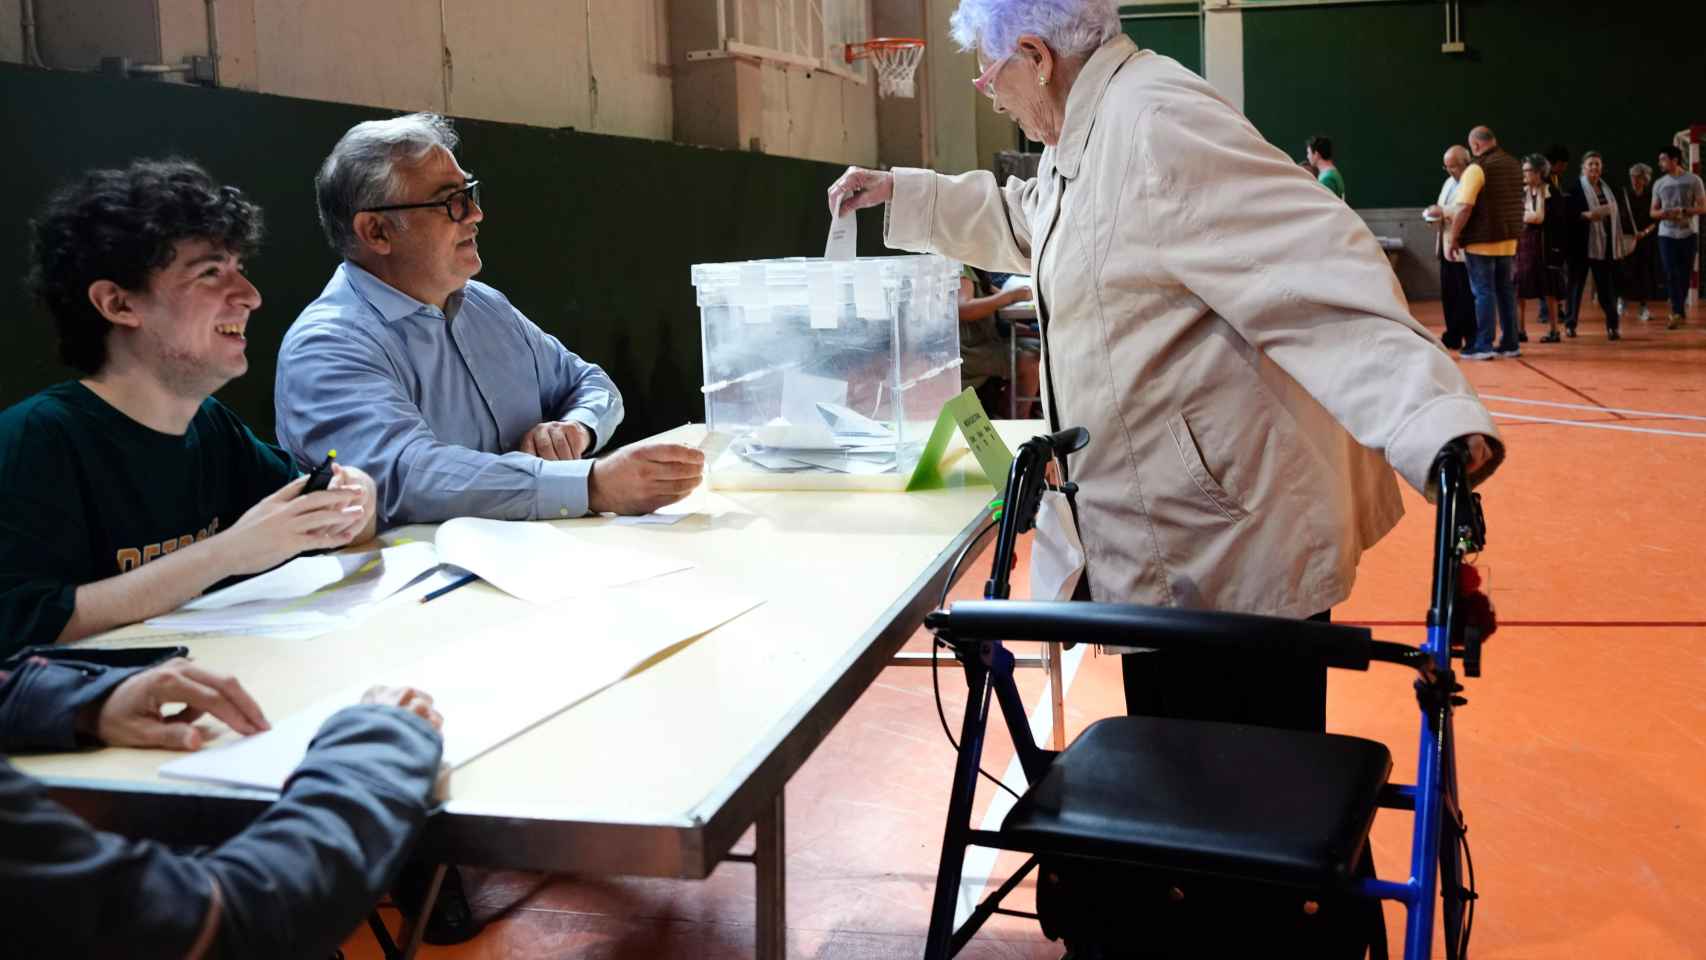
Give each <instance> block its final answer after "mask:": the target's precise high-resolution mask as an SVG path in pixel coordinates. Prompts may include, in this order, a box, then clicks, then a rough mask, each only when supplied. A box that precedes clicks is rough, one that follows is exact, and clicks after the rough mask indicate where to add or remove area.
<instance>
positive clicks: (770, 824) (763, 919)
mask: <svg viewBox="0 0 1706 960" xmlns="http://www.w3.org/2000/svg"><path fill="white" fill-rule="evenodd" d="M785 792H786V787H784V788H782V789H780V790H777V791H776V798H775V799H774V800H772V801H771V802H770V809H769V810H766V811H765V812H764V813H762V814H760V815H759V817H758V821H757V823H756V824H755V826H756V827H757V828H758V837H757V841H758V842H757V845H756V847H755V848H754V849H753V851H752V858H753V866H755V867H757V873H758V930H757V932H756V933H757V941H758V950H757V953H758V960H783V958H784V957H786V956H787V955H788V923H787V917H786V911H787V900H788V885H787V882H786V878H785V875H784V862H783V861H784V859H785V857H786V853H787V851H786V849H785V847H784V845H783V841H782V835H783V827H784V824H785V823H786V819H785V817H784V815H783V808H782V795H783V794H784V793H785Z"/></svg>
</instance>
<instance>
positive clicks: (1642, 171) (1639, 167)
mask: <svg viewBox="0 0 1706 960" xmlns="http://www.w3.org/2000/svg"><path fill="white" fill-rule="evenodd" d="M1629 176H1630V178H1631V179H1633V178H1635V177H1645V178H1647V179H1648V180H1651V179H1653V168H1652V167H1649V166H1647V165H1646V164H1644V163H1637V164H1635V165H1634V166H1632V167H1630V168H1629Z"/></svg>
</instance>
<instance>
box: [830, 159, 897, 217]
mask: <svg viewBox="0 0 1706 960" xmlns="http://www.w3.org/2000/svg"><path fill="white" fill-rule="evenodd" d="M893 195H894V174H892V173H886V172H884V171H881V170H865V169H863V168H861V167H848V168H847V172H846V173H844V174H842V175H841V176H840V178H838V179H837V180H836V181H835V183H833V184H831V185H830V188H829V215H830V216H832V217H839V216H842V215H844V214H848V213H851V212H853V211H854V210H859V209H863V208H864V207H874V206H876V205H877V204H879V203H887V202H888V199H889V197H891V196H893Z"/></svg>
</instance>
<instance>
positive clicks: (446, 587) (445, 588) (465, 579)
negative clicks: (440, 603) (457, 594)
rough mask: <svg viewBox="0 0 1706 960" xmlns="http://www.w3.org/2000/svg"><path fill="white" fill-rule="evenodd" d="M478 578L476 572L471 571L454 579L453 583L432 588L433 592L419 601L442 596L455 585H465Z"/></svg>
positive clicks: (455, 586)
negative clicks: (435, 588)
mask: <svg viewBox="0 0 1706 960" xmlns="http://www.w3.org/2000/svg"><path fill="white" fill-rule="evenodd" d="M478 579H480V577H479V575H478V574H473V573H470V574H466V575H464V576H463V577H461V578H460V579H458V580H456V581H455V582H454V583H447V584H445V585H444V586H442V587H439V588H438V589H437V590H434V591H433V592H431V593H429V594H427V595H426V596H424V597H422V598H421V602H422V603H426V602H427V601H428V600H437V599H438V598H439V597H442V596H444V595H445V594H447V593H449V592H450V591H452V590H455V589H456V588H457V587H466V586H467V585H468V584H470V583H473V582H474V581H475V580H478Z"/></svg>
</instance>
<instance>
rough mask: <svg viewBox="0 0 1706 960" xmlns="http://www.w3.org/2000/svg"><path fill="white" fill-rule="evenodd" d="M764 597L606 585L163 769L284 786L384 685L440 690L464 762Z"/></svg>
mask: <svg viewBox="0 0 1706 960" xmlns="http://www.w3.org/2000/svg"><path fill="white" fill-rule="evenodd" d="M762 602H763V601H762V600H759V599H758V598H756V597H750V596H743V595H738V594H731V593H728V592H727V591H723V590H711V589H708V588H704V587H698V586H689V585H684V584H681V583H678V582H673V580H672V582H670V583H669V584H668V585H667V586H664V585H660V584H656V583H642V584H635V585H633V586H630V587H625V588H620V589H614V590H605V591H601V592H599V593H597V594H594V595H592V596H590V597H588V598H586V599H585V600H584V601H581V602H577V603H576V604H575V608H574V616H573V617H572V618H567V617H565V616H564V615H563V614H562V613H561V612H560V611H552V612H549V613H540V614H537V615H534V616H531V617H528V618H525V619H523V620H519V621H509V622H506V623H504V624H502V625H499V626H494V627H492V628H491V629H489V630H487V631H484V632H482V633H479V634H476V635H474V636H471V637H469V638H467V639H465V640H461V641H458V642H457V643H456V644H454V645H453V646H451V647H450V648H448V649H445V650H444V651H442V652H441V653H439V654H437V655H434V656H432V657H428V658H426V659H424V660H421V661H419V662H417V663H415V664H411V665H409V666H407V667H400V668H396V669H394V670H391V671H389V672H387V673H386V674H385V675H383V676H373V677H369V678H366V680H365V682H363V683H360V684H354V685H351V686H349V687H347V688H344V689H342V690H340V691H338V692H336V693H333V694H331V695H329V696H327V697H325V698H323V699H321V700H319V701H316V702H315V703H314V704H313V705H311V706H309V707H306V708H304V709H302V710H299V711H297V712H296V713H294V714H292V715H290V716H289V717H286V718H285V719H284V720H282V721H277V722H275V723H274V725H273V728H272V729H271V730H269V731H267V732H266V733H262V734H257V735H255V736H252V737H244V738H236V739H231V740H229V742H222V743H220V744H217V745H215V746H211V747H208V748H205V749H203V750H201V751H200V752H197V753H192V754H189V755H188V756H184V757H181V758H179V759H176V760H173V761H171V762H169V763H167V764H165V765H164V766H162V767H161V768H160V775H161V776H163V777H169V778H171V779H176V780H196V781H202V782H206V783H216V784H222V785H225V786H235V787H252V788H256V789H262V790H279V789H282V788H283V786H284V783H285V781H286V780H287V779H289V777H290V774H291V772H292V771H293V770H295V769H296V766H297V764H299V763H301V762H302V757H303V755H304V754H306V753H307V750H308V745H309V743H310V742H312V741H313V739H314V734H315V733H317V732H318V731H319V729H320V727H321V725H323V724H324V723H325V722H326V720H327V719H328V718H329V717H331V716H332V714H334V713H336V712H338V711H339V710H341V709H343V708H344V707H347V706H350V705H351V704H354V703H356V702H357V701H358V700H359V699H360V697H361V694H362V692H363V691H365V690H366V689H367V688H368V687H370V686H372V685H374V684H385V685H388V686H412V687H415V688H417V689H420V690H423V691H425V692H426V693H428V694H430V695H431V696H432V698H433V705H434V707H436V708H437V709H438V711H439V713H441V714H442V715H443V716H444V762H445V763H446V764H448V765H449V766H450V767H451V768H452V769H455V768H456V767H460V766H462V765H463V764H466V763H468V762H469V761H471V760H473V759H474V758H476V757H478V756H480V755H481V754H483V753H486V752H487V751H489V750H491V749H493V748H494V747H497V746H499V745H500V744H502V743H504V742H506V741H508V740H511V739H513V738H515V737H516V736H518V735H520V734H521V733H523V732H525V731H527V730H529V729H531V728H532V727H534V726H537V725H538V724H540V723H542V722H544V721H546V720H548V719H550V718H551V717H553V716H556V715H557V714H559V713H561V712H562V711H564V710H566V709H568V708H570V707H572V706H574V705H575V704H577V703H580V702H581V701H583V700H586V699H587V698H589V697H591V696H593V695H594V694H596V693H597V692H598V691H600V690H603V689H605V688H606V687H609V686H611V685H612V684H615V683H617V682H618V681H620V680H621V679H622V678H624V677H626V676H628V675H629V674H630V673H631V672H633V671H634V670H635V669H636V668H638V667H640V666H642V665H644V664H646V663H647V662H648V661H650V660H652V659H653V658H654V657H656V656H657V655H658V654H660V653H663V652H664V651H667V650H669V649H670V648H671V647H674V646H676V645H678V644H681V643H683V642H684V641H687V640H690V639H693V638H695V637H698V636H699V635H700V634H703V633H706V632H708V631H710V630H712V629H714V628H716V627H719V626H721V625H723V624H725V623H727V622H729V621H731V620H733V619H735V618H736V617H739V616H741V615H742V614H744V613H746V612H747V611H749V610H752V609H753V608H755V607H757V606H758V605H759V604H760V603H762ZM262 708H263V709H264V708H265V704H262ZM226 736H227V737H228V738H235V736H236V735H235V734H227V735H226Z"/></svg>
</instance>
